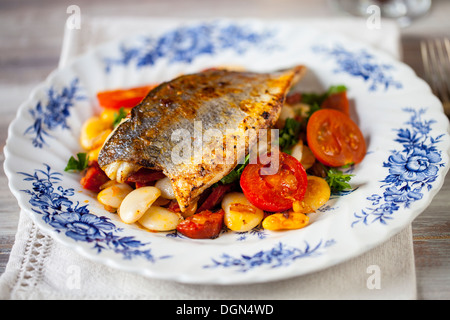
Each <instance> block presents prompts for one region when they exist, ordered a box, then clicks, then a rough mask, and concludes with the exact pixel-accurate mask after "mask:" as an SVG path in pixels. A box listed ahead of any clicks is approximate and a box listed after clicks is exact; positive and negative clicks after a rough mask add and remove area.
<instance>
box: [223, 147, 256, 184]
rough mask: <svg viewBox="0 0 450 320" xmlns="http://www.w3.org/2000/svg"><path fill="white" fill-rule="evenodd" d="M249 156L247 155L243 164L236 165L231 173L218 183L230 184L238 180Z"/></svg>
mask: <svg viewBox="0 0 450 320" xmlns="http://www.w3.org/2000/svg"><path fill="white" fill-rule="evenodd" d="M249 159H250V154H247V156H246V157H245V160H244V163H241V164H238V165H237V166H236V167H235V168H234V169H233V171H231V172H230V173H229V174H227V175H226V176H225V177H223V178H222V179H220V182H222V183H223V184H230V183H233V182H235V181H236V180H238V179H240V177H241V174H242V171H244V168H245V167H246V166H247V164H248V163H249Z"/></svg>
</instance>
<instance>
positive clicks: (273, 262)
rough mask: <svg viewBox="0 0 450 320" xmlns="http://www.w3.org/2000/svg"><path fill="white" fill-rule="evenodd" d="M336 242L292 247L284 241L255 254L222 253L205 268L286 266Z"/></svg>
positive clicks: (242, 270)
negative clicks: (234, 255)
mask: <svg viewBox="0 0 450 320" xmlns="http://www.w3.org/2000/svg"><path fill="white" fill-rule="evenodd" d="M335 243H336V241H335V240H333V239H331V240H328V241H323V240H321V241H319V242H318V243H317V244H316V245H315V246H314V247H311V246H310V245H309V243H307V242H305V246H304V248H303V249H301V248H300V247H292V246H289V245H286V244H285V243H283V242H279V243H277V244H276V245H274V246H273V247H272V248H270V249H268V250H261V251H258V252H257V253H255V254H254V255H240V256H239V257H233V256H231V255H229V254H226V253H224V254H222V255H221V256H220V258H216V259H214V258H213V259H211V260H212V264H211V265H205V266H203V268H218V267H220V268H233V269H235V270H236V271H238V272H247V271H249V270H251V269H254V268H258V267H262V266H266V267H270V268H279V267H286V266H289V265H290V264H292V263H293V262H294V261H295V260H298V259H303V258H307V257H313V256H317V255H320V254H321V253H322V251H321V250H324V249H325V248H328V247H330V246H332V245H334V244H335Z"/></svg>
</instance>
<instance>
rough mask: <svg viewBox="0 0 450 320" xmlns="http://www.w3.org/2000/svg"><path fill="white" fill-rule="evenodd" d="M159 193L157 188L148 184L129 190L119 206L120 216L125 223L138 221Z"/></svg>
mask: <svg viewBox="0 0 450 320" xmlns="http://www.w3.org/2000/svg"><path fill="white" fill-rule="evenodd" d="M160 195H161V191H159V189H158V188H155V187H150V186H149V187H142V188H137V189H135V190H133V191H131V192H130V193H129V194H128V195H127V196H126V197H125V199H123V201H122V203H121V205H120V207H119V211H118V213H119V216H120V218H121V219H122V221H123V222H125V223H133V222H136V221H138V220H139V219H140V218H141V217H142V216H143V215H144V213H145V212H146V211H147V210H148V208H150V206H151V205H152V204H153V202H155V200H156V199H158V197H159V196H160Z"/></svg>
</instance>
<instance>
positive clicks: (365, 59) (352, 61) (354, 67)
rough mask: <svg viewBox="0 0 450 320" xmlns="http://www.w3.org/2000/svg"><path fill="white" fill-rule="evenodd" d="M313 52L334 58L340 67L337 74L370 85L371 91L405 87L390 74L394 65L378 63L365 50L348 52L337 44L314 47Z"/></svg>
mask: <svg viewBox="0 0 450 320" xmlns="http://www.w3.org/2000/svg"><path fill="white" fill-rule="evenodd" d="M312 50H313V51H314V52H315V53H319V54H323V55H325V56H327V57H331V58H333V59H334V60H335V61H336V64H337V65H338V67H337V68H336V69H335V70H334V72H335V73H339V72H345V73H348V74H349V75H351V76H354V77H359V78H362V79H363V80H364V81H365V82H368V83H370V86H369V90H370V91H377V90H378V89H379V86H382V87H384V89H385V90H388V88H390V87H393V88H397V89H400V88H402V87H403V85H402V84H401V83H400V82H399V81H397V80H394V78H393V77H392V75H391V74H390V73H391V71H393V70H394V67H393V66H392V65H390V64H380V63H378V62H377V61H376V59H375V56H374V55H373V54H371V53H369V52H367V51H366V50H364V49H362V50H359V51H356V52H352V51H349V50H346V49H345V48H344V47H343V46H342V45H340V44H335V45H334V46H333V47H332V48H328V47H325V46H313V48H312Z"/></svg>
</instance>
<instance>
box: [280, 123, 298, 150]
mask: <svg viewBox="0 0 450 320" xmlns="http://www.w3.org/2000/svg"><path fill="white" fill-rule="evenodd" d="M301 127H302V124H301V122H298V121H297V120H295V119H292V118H287V119H286V124H285V125H284V128H283V129H281V130H280V134H279V138H278V146H279V147H280V150H281V151H283V152H285V153H289V154H290V152H291V148H292V147H293V146H295V145H296V144H297V142H298V136H299V134H300V130H301Z"/></svg>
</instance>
